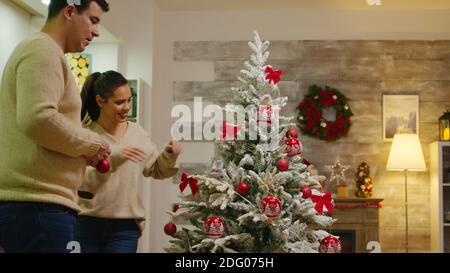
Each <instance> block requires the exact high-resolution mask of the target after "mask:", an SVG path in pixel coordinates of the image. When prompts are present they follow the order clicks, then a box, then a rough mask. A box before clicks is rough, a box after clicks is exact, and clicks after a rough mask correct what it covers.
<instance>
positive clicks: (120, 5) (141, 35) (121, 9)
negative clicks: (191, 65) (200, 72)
mask: <svg viewBox="0 0 450 273" xmlns="http://www.w3.org/2000/svg"><path fill="white" fill-rule="evenodd" d="M109 3H110V6H111V10H110V11H109V12H108V13H106V14H105V15H104V16H103V18H102V24H103V25H105V26H106V27H107V28H108V30H109V31H111V32H112V33H113V34H114V35H115V36H116V37H118V38H119V39H120V40H122V41H123V42H124V43H123V44H122V45H120V48H119V63H118V67H119V71H120V72H121V73H123V74H124V75H125V76H126V77H128V78H133V79H138V78H139V79H141V80H142V81H141V87H142V88H143V90H142V91H143V92H142V94H143V97H142V98H141V99H143V118H142V119H141V120H142V125H143V126H144V128H145V129H147V131H149V132H150V133H152V131H157V130H156V129H157V128H158V127H157V126H158V125H159V123H158V124H155V123H153V124H152V119H151V118H152V114H156V115H158V114H157V113H155V112H153V111H152V100H153V98H152V88H151V87H152V81H153V48H154V35H155V33H156V32H155V31H154V29H155V24H156V20H157V16H158V15H157V14H158V9H157V7H156V6H155V2H154V0H132V1H123V0H110V1H109ZM157 144H158V146H159V147H161V148H162V145H161V143H157ZM165 182H167V181H151V182H150V180H149V179H143V187H142V199H143V202H144V204H145V206H146V208H147V212H148V213H147V220H148V221H147V226H146V229H145V231H144V233H143V235H142V237H141V240H140V244H139V251H140V252H150V251H152V249H151V247H150V246H151V245H152V243H151V241H152V240H153V239H151V238H154V237H155V236H161V232H162V231H161V230H158V229H157V228H155V226H154V222H155V217H154V215H155V213H154V212H152V211H153V210H154V208H157V207H158V204H157V203H158V202H157V200H158V196H156V197H155V198H154V197H153V196H151V192H152V191H153V187H156V188H158V187H159V185H160V184H162V183H165ZM156 192H157V191H156ZM150 208H152V211H151V210H150Z"/></svg>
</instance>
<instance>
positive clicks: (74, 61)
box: [66, 53, 92, 91]
mask: <svg viewBox="0 0 450 273" xmlns="http://www.w3.org/2000/svg"><path fill="white" fill-rule="evenodd" d="M66 56H67V59H68V61H69V65H70V69H71V70H72V73H73V75H74V76H75V81H76V83H77V86H78V89H80V91H81V89H82V88H83V85H84V83H85V82H86V79H87V77H88V76H89V75H90V74H91V66H92V56H91V55H90V54H81V53H68V54H66Z"/></svg>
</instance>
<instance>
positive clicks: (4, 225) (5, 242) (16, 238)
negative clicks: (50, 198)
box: [0, 201, 77, 253]
mask: <svg viewBox="0 0 450 273" xmlns="http://www.w3.org/2000/svg"><path fill="white" fill-rule="evenodd" d="M76 223H77V213H76V212H75V211H74V210H72V209H70V208H67V207H64V206H60V205H55V204H49V203H33V202H6V201H0V247H1V249H2V250H3V251H5V252H7V253H31V252H36V253H68V252H69V250H68V249H67V244H68V243H69V242H71V241H74V237H75V229H76Z"/></svg>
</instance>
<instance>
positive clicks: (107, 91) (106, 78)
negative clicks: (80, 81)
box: [81, 71, 128, 121]
mask: <svg viewBox="0 0 450 273" xmlns="http://www.w3.org/2000/svg"><path fill="white" fill-rule="evenodd" d="M127 84H128V81H127V79H125V77H124V76H122V74H120V73H119V72H116V71H106V72H105V73H100V72H96V73H93V74H91V75H90V76H89V77H88V78H87V80H86V82H85V83H84V85H83V89H82V90H81V102H82V106H81V120H82V121H83V120H84V119H85V118H86V114H89V118H90V119H91V120H94V121H96V120H97V119H98V117H99V116H100V107H99V106H98V104H97V101H96V99H95V98H96V96H97V95H99V96H100V97H101V98H102V99H104V100H105V101H107V100H108V99H109V98H110V97H112V96H113V95H114V91H115V90H116V89H117V88H119V87H122V86H124V85H127Z"/></svg>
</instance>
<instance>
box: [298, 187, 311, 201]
mask: <svg viewBox="0 0 450 273" xmlns="http://www.w3.org/2000/svg"><path fill="white" fill-rule="evenodd" d="M300 192H301V193H303V196H302V198H303V199H308V198H310V197H311V195H312V192H311V188H310V187H303V188H301V189H300Z"/></svg>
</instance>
